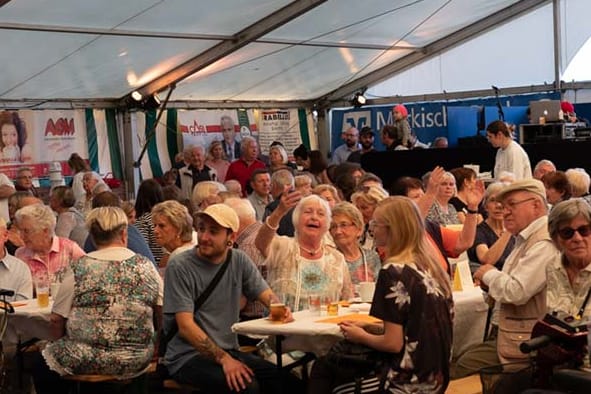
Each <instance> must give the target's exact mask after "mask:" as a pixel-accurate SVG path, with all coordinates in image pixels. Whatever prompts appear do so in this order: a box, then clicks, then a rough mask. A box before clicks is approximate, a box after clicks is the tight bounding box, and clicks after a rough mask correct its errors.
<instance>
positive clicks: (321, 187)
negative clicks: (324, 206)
mask: <svg viewBox="0 0 591 394" xmlns="http://www.w3.org/2000/svg"><path fill="white" fill-rule="evenodd" d="M323 192H329V193H330V194H332V198H334V199H335V201H336V202H341V197H340V196H339V191H338V190H337V188H336V187H334V186H333V185H328V184H326V183H323V184H320V185H318V186H316V187H315V188H314V189H313V190H312V193H314V194H316V195H317V196H321V195H322V193H323ZM321 197H322V196H321Z"/></svg>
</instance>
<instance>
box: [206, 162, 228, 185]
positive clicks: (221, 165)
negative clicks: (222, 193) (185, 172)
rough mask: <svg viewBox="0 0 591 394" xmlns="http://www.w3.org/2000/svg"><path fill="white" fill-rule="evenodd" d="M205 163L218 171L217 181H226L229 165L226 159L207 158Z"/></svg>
mask: <svg viewBox="0 0 591 394" xmlns="http://www.w3.org/2000/svg"><path fill="white" fill-rule="evenodd" d="M205 165H206V166H208V167H209V168H213V169H214V170H216V172H217V173H218V179H217V180H218V182H221V183H224V182H225V181H226V173H227V172H228V167H230V162H229V161H228V160H218V161H213V160H207V161H206V162H205Z"/></svg>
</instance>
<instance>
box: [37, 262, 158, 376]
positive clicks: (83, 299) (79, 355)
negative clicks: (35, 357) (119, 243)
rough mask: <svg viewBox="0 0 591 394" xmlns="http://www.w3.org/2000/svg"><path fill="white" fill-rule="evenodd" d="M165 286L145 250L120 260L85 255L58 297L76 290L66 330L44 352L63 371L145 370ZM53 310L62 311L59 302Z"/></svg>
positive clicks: (134, 373)
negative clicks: (147, 257) (141, 253)
mask: <svg viewBox="0 0 591 394" xmlns="http://www.w3.org/2000/svg"><path fill="white" fill-rule="evenodd" d="M161 288H162V281H161V279H160V277H159V275H158V272H157V271H156V269H155V267H154V264H152V262H150V261H149V260H147V259H146V258H145V257H143V256H140V255H132V256H131V257H129V258H126V259H124V260H121V261H108V260H99V259H97V258H93V257H90V256H84V257H82V258H81V259H79V260H77V261H76V262H74V263H72V264H71V269H68V270H67V271H66V277H65V278H64V282H63V283H62V287H61V288H60V294H59V295H58V299H57V300H56V304H58V303H61V301H62V300H61V299H62V292H64V291H65V290H66V289H68V290H69V289H73V291H72V292H70V294H71V295H70V296H69V299H71V309H70V310H69V313H64V315H65V316H64V317H66V318H67V319H68V320H67V323H66V335H65V336H64V337H62V338H60V339H58V340H57V341H55V342H51V343H49V344H48V345H47V347H46V348H45V350H44V351H43V356H44V357H45V360H46V361H47V364H48V365H49V367H50V368H51V369H52V370H54V371H56V372H58V373H59V374H60V375H68V374H109V375H117V376H119V377H121V378H122V379H126V378H130V377H134V376H137V375H139V374H140V373H142V372H143V370H144V369H145V368H146V367H147V366H148V365H149V363H150V360H151V359H152V355H153V352H154V339H155V335H154V325H153V313H152V311H153V307H154V306H155V305H157V304H158V303H160V304H161V303H162V301H161ZM64 297H66V299H67V298H68V296H64ZM65 304H67V301H66V302H65ZM66 309H67V306H66ZM53 312H54V313H58V314H62V313H63V312H58V311H57V310H56V306H55V305H54V310H53Z"/></svg>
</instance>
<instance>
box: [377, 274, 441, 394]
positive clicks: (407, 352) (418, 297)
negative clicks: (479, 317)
mask: <svg viewBox="0 0 591 394" xmlns="http://www.w3.org/2000/svg"><path fill="white" fill-rule="evenodd" d="M370 315H372V316H375V317H377V318H379V319H382V320H384V321H385V322H390V323H395V324H399V325H401V326H403V335H404V347H403V349H402V350H401V352H400V353H396V354H392V358H391V361H390V362H389V363H388V365H387V366H386V371H385V372H386V382H385V387H384V388H385V390H386V392H390V393H423V394H428V393H433V394H435V393H437V394H439V393H444V392H445V389H446V388H447V385H448V383H449V363H450V360H451V349H452V328H453V300H452V298H451V295H450V296H449V297H446V296H445V295H444V294H443V293H442V292H441V291H440V290H439V287H438V286H437V283H436V282H435V280H434V279H433V278H432V277H431V276H430V275H429V274H426V273H424V272H422V271H419V270H418V269H417V268H416V266H415V265H414V264H387V265H386V266H384V268H383V269H382V270H381V271H380V274H379V277H378V282H377V284H376V291H375V295H374V299H373V303H372V307H371V311H370Z"/></svg>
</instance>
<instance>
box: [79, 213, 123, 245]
mask: <svg viewBox="0 0 591 394" xmlns="http://www.w3.org/2000/svg"><path fill="white" fill-rule="evenodd" d="M86 228H88V232H89V233H90V236H91V237H92V241H93V242H94V244H95V245H96V246H103V245H108V244H109V243H111V241H113V240H114V239H115V238H117V237H118V236H120V235H121V232H122V231H123V230H124V229H126V228H127V215H126V214H125V212H124V211H123V209H121V208H119V207H99V208H94V209H92V210H91V211H90V212H89V213H88V216H86Z"/></svg>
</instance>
